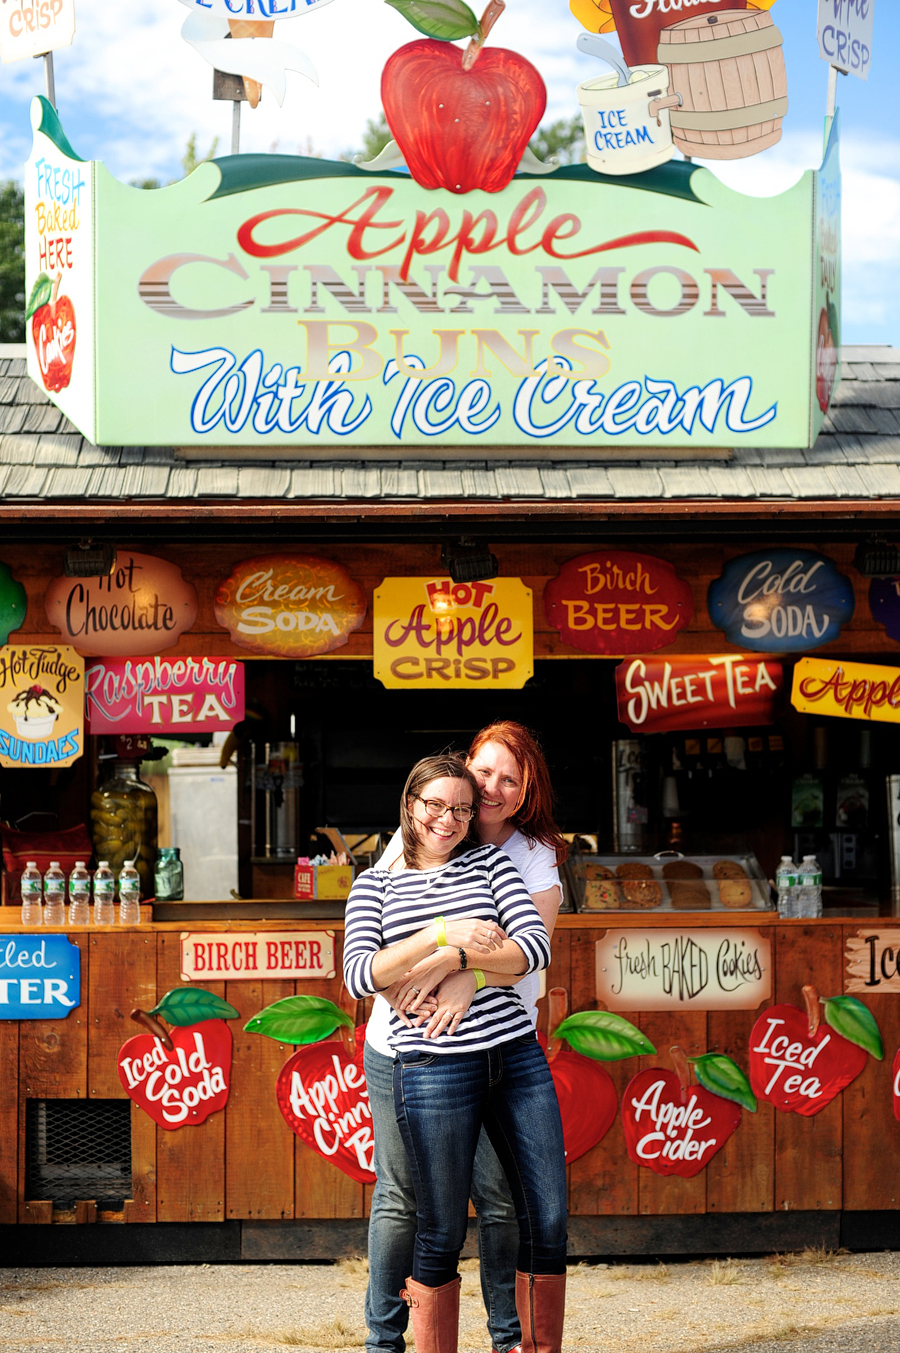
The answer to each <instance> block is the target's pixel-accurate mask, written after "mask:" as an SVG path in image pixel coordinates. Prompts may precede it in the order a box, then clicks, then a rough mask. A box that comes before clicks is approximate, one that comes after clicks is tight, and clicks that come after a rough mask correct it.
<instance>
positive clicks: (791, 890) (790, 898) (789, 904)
mask: <svg viewBox="0 0 900 1353" xmlns="http://www.w3.org/2000/svg"><path fill="white" fill-rule="evenodd" d="M775 887H776V889H777V890H778V915H779V916H780V917H782V919H783V920H789V919H790V918H791V917H792V916H796V915H797V866H796V865H795V864H794V861H793V860H792V859H791V857H790V855H782V857H781V864H780V865H779V866H778V868H777V869H776V870H775Z"/></svg>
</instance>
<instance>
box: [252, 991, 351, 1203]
mask: <svg viewBox="0 0 900 1353" xmlns="http://www.w3.org/2000/svg"><path fill="white" fill-rule="evenodd" d="M288 999H290V998H288ZM365 1037H366V1030H365V1025H360V1026H359V1028H358V1029H356V1030H355V1034H354V1039H355V1052H354V1055H353V1056H352V1057H350V1056H348V1054H347V1050H346V1047H345V1045H344V1042H343V1040H339V1039H329V1040H328V1041H327V1042H324V1043H315V1044H314V1045H313V1046H312V1047H306V1048H298V1049H297V1051H296V1052H295V1053H294V1054H293V1055H292V1056H291V1057H289V1058H288V1059H287V1061H286V1062H285V1064H284V1066H283V1067H282V1068H281V1071H280V1072H279V1073H278V1081H277V1084H276V1087H275V1097H276V1099H277V1100H278V1107H279V1109H280V1110H281V1112H282V1113H283V1115H284V1117H285V1121H286V1122H287V1123H288V1124H289V1126H290V1128H291V1130H292V1131H293V1132H295V1133H296V1135H297V1136H298V1137H299V1138H300V1140H301V1141H304V1142H305V1143H306V1145H307V1146H309V1147H311V1148H312V1150H313V1151H315V1152H316V1153H317V1154H318V1155H320V1156H322V1157H324V1159H325V1160H328V1161H330V1162H331V1164H332V1165H336V1166H337V1167H338V1169H339V1170H343V1172H344V1174H346V1175H349V1176H350V1178H351V1179H356V1180H357V1181H358V1182H359V1183H360V1184H374V1183H375V1172H374V1169H373V1157H374V1152H375V1141H374V1138H373V1136H372V1111H371V1109H370V1108H369V1092H368V1090H367V1089H366V1078H365V1074H364V1072H363V1065H362V1063H363V1044H364V1042H365Z"/></svg>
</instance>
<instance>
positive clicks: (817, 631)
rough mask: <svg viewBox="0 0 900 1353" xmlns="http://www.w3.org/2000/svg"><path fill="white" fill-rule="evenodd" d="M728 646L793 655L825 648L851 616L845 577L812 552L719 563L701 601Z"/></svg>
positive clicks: (849, 590)
mask: <svg viewBox="0 0 900 1353" xmlns="http://www.w3.org/2000/svg"><path fill="white" fill-rule="evenodd" d="M707 604H708V608H709V616H710V619H711V620H712V622H713V624H714V625H716V626H717V627H718V628H719V629H721V630H724V631H725V634H726V636H727V638H728V640H729V642H730V643H732V644H735V645H736V646H737V647H738V648H749V649H753V650H755V651H756V652H758V653H797V652H804V651H806V650H807V649H810V648H820V647H821V646H822V644H830V643H831V641H832V640H833V639H836V638H837V637H838V635H839V634H840V632H841V626H842V625H846V624H847V622H848V621H849V620H850V618H851V616H852V615H853V608H854V606H855V598H854V595H853V585H852V583H851V582H850V579H849V578H846V577H845V576H844V574H843V573H839V572H838V570H837V568H836V567H835V565H834V563H833V562H832V561H831V560H830V559H827V558H826V557H825V555H823V554H816V553H815V552H814V551H813V550H785V549H776V550H760V551H759V552H758V553H756V554H744V555H741V556H740V558H738V559H732V560H730V561H729V563H727V564H726V565H725V568H724V569H723V571H722V575H721V577H719V578H716V580H715V582H713V583H711V584H710V588H709V594H708V598H707Z"/></svg>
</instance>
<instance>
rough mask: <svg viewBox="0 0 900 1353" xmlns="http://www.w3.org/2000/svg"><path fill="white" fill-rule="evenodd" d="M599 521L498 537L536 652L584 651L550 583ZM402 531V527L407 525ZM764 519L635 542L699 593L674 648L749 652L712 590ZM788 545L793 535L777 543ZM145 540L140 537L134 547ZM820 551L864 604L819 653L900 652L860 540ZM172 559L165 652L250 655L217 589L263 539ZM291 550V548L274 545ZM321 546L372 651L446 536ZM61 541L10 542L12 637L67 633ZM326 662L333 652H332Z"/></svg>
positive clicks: (364, 652)
mask: <svg viewBox="0 0 900 1353" xmlns="http://www.w3.org/2000/svg"><path fill="white" fill-rule="evenodd" d="M593 529H594V528H592V527H591V526H590V525H586V526H585V535H586V539H585V541H584V542H583V543H582V544H580V545H527V544H503V545H495V546H492V548H493V550H494V553H495V554H496V556H497V559H498V561H499V564H500V574H501V576H503V577H520V578H521V579H522V580H523V582H525V583H526V584H527V585H528V586H529V587H530V588H531V590H532V593H533V598H534V654H535V657H538V658H567V657H575V658H578V657H584V656H585V655H584V653H583V651H582V650H581V649H576V648H572V647H571V646H569V645H568V644H564V643H562V642H561V640H560V637H559V634H558V632H557V631H556V630H555V629H553V628H552V626H550V625H549V624H548V622H547V621H546V620H545V618H544V608H543V594H544V586H545V584H546V583H547V582H548V581H550V579H552V578H555V577H556V575H557V573H558V572H559V569H560V566H561V565H562V564H564V563H565V562H566V561H567V560H569V559H574V558H575V557H576V556H577V555H580V554H584V553H587V552H588V551H589V550H591V549H592V548H598V547H599V546H597V545H592V542H591V539H590V536H591V533H592V530H593ZM398 530H399V527H398ZM764 531H765V524H764V523H763V522H761V523H760V537H759V540H758V541H756V542H754V543H753V545H752V547H750V546H747V545H740V546H738V547H730V546H728V545H727V544H699V545H698V544H691V545H677V544H673V545H660V546H656V545H654V544H653V543H652V542H651V543H648V544H647V545H642V544H634V545H629V546H628V548H634V549H637V550H640V551H642V552H644V553H647V554H651V555H655V556H657V557H658V558H661V559H666V560H668V561H669V562H670V563H671V564H672V565H673V566H674V567H675V569H676V571H677V572H678V574H679V575H680V576H681V577H683V578H685V579H686V580H687V581H688V582H689V583H690V585H691V590H692V594H693V601H694V616H693V619H692V620H691V622H690V623H689V624H688V625H687V626H686V627H685V629H684V630H682V631H681V632H680V633H679V635H678V636H677V637H676V639H675V640H674V642H673V643H672V644H671V645H669V646H668V647H667V648H666V649H665V650H664V651H665V652H666V653H726V652H729V651H731V652H740V651H741V650H740V649H736V648H734V646H733V645H732V644H729V643H728V642H727V640H726V639H725V636H724V634H723V633H722V631H721V630H717V629H715V628H714V626H713V624H712V622H711V620H710V618H709V614H708V612H707V608H706V594H707V590H708V588H709V585H710V583H711V582H712V581H713V580H714V579H715V578H717V577H719V575H720V574H721V572H722V569H723V567H724V565H725V563H726V562H727V561H728V560H729V559H733V558H735V557H736V556H738V555H742V554H747V553H749V552H750V550H751V548H752V549H753V550H756V549H761V548H763V547H764V546H765V545H766V544H767V543H769V542H767V540H766V537H765V534H764ZM723 538H726V539H727V528H723ZM771 543H774V544H783V543H784V542H771ZM135 548H136V549H140V545H136V546H135ZM817 549H818V550H819V552H820V553H822V554H824V555H827V556H828V557H829V558H830V559H832V560H834V562H835V564H837V566H838V567H839V568H840V570H841V572H843V573H846V575H847V576H848V577H849V578H850V579H851V581H852V583H853V587H854V590H855V593H856V611H855V614H854V616H853V618H852V620H851V621H850V623H849V624H848V625H845V626H844V628H843V630H842V632H841V634H840V637H839V638H838V639H837V640H835V641H834V642H833V643H831V644H826V645H825V646H823V647H822V648H819V649H817V650H816V652H817V655H818V656H821V657H826V656H827V655H828V654H829V653H839V654H843V655H844V656H846V657H849V656H852V655H853V654H854V653H859V654H878V653H885V654H895V653H898V651H900V649H898V645H897V644H896V643H895V642H894V641H893V640H892V639H889V638H888V637H887V634H886V632H885V630H884V628H883V627H882V626H881V625H879V624H878V623H877V622H876V621H875V620H874V618H873V616H872V612H871V610H870V608H869V601H868V595H869V580H868V579H867V578H863V577H862V575H861V574H859V573H858V572H857V571H856V569H855V568H854V567H853V563H852V559H853V553H854V545H853V544H852V543H850V544H847V543H843V544H840V543H838V544H822V545H819V546H817ZM146 552H147V553H149V554H153V555H156V556H158V557H160V558H163V559H169V560H171V561H172V562H173V563H175V564H177V565H178V567H179V568H180V569H181V570H182V573H183V574H184V577H185V578H186V579H187V580H188V581H189V582H191V583H193V584H194V586H195V587H196V589H197V594H198V598H199V610H198V614H197V620H196V622H195V624H194V627H193V629H191V630H190V631H189V632H188V633H187V634H184V635H182V636H181V638H180V639H179V641H178V643H177V644H176V645H175V646H174V647H173V648H170V649H167V650H166V657H168V658H171V657H177V656H179V655H186V654H193V655H203V654H219V655H223V656H225V655H227V656H231V657H235V658H241V657H244V658H246V657H248V656H251V655H249V654H248V653H247V651H246V650H245V649H242V648H239V647H237V646H236V645H235V644H234V643H232V640H231V637H230V635H229V634H228V632H227V631H226V630H223V629H221V628H220V626H219V625H218V623H217V621H216V617H215V610H214V604H213V603H214V598H215V592H216V588H217V586H218V584H219V583H221V582H222V581H224V579H225V578H227V577H228V575H229V573H230V572H231V570H232V568H233V567H234V565H235V564H237V563H239V562H240V561H241V560H242V559H247V558H250V557H252V556H253V555H255V554H263V553H265V550H264V549H263V548H257V549H254V548H253V547H252V546H247V545H233V546H229V545H196V546H192V545H181V546H172V547H171V548H169V547H162V546H161V547H157V546H155V545H154V546H152V547H149V548H148V549H147V551H146ZM272 552H273V553H274V552H284V551H283V550H282V551H272ZM298 552H303V553H312V554H318V553H321V555H322V556H323V557H325V558H329V559H333V560H334V561H335V562H337V563H340V564H342V565H343V566H344V567H345V568H346V569H347V570H348V572H349V573H350V574H351V576H352V577H354V578H355V579H356V580H357V581H358V582H359V583H360V584H361V585H362V587H363V588H364V590H365V593H366V597H367V603H368V609H367V611H366V616H365V619H364V621H363V624H362V626H361V628H360V629H359V630H358V631H357V632H356V633H355V634H353V635H351V636H350V640H349V642H348V643H347V644H346V646H345V647H343V648H339V649H338V650H337V651H336V652H335V653H334V655H333V656H334V657H336V658H367V657H371V655H372V593H373V590H374V589H375V588H376V587H377V586H378V585H379V584H380V583H381V581H382V580H383V579H384V578H385V577H389V576H394V577H399V576H416V575H419V574H423V575H429V574H430V575H438V576H439V575H441V574H442V573H443V570H442V569H441V565H440V545H438V544H422V545H405V544H396V545H393V544H392V545H347V544H341V545H339V546H336V547H335V548H334V549H333V550H332V549H322V550H321V551H319V550H317V549H312V550H308V551H298ZM62 556H63V551H62V549H61V548H54V547H51V546H46V545H36V546H33V547H31V546H29V547H28V548H26V547H24V546H17V545H9V546H7V547H4V555H3V557H4V560H5V561H6V562H7V563H8V564H9V566H10V568H11V569H12V571H13V574H14V576H15V577H16V578H17V579H19V580H20V581H21V582H22V583H23V585H24V587H25V590H26V593H27V595H28V611H27V614H26V617H25V622H24V624H23V626H22V628H21V629H20V630H17V631H16V633H15V634H14V635H13V636H12V641H13V642H14V643H17V644H24V643H30V642H36V641H41V640H43V641H44V642H46V641H47V640H48V638H51V639H55V640H56V641H59V638H60V636H59V633H58V631H56V630H54V629H53V628H52V627H51V625H50V622H49V621H48V619H47V616H46V613H45V611H44V594H45V592H46V590H47V586H48V583H49V582H50V580H51V579H52V578H54V577H58V576H59V575H60V574H61V573H62ZM322 661H328V657H327V656H326V657H325V658H324V659H322Z"/></svg>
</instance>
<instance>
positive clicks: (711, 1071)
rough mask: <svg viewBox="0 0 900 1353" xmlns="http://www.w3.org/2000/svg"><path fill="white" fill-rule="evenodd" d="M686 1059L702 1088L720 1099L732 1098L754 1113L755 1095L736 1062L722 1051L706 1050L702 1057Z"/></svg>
mask: <svg viewBox="0 0 900 1353" xmlns="http://www.w3.org/2000/svg"><path fill="white" fill-rule="evenodd" d="M688 1061H689V1062H690V1063H691V1065H692V1066H693V1068H694V1071H695V1073H696V1076H697V1080H698V1081H699V1082H700V1084H701V1085H702V1086H703V1088H704V1090H708V1091H709V1092H710V1094H712V1095H718V1096H719V1098H720V1099H733V1100H734V1102H735V1103H736V1104H740V1106H741V1108H742V1109H748V1110H749V1112H750V1113H756V1096H755V1095H754V1093H753V1091H752V1090H751V1089H750V1082H749V1081H748V1080H747V1077H746V1076H745V1075H744V1073H743V1071H742V1070H741V1068H740V1067H739V1066H738V1064H737V1062H733V1061H732V1060H731V1058H730V1057H726V1056H725V1053H724V1052H707V1053H704V1054H703V1056H702V1057H689V1058H688Z"/></svg>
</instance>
